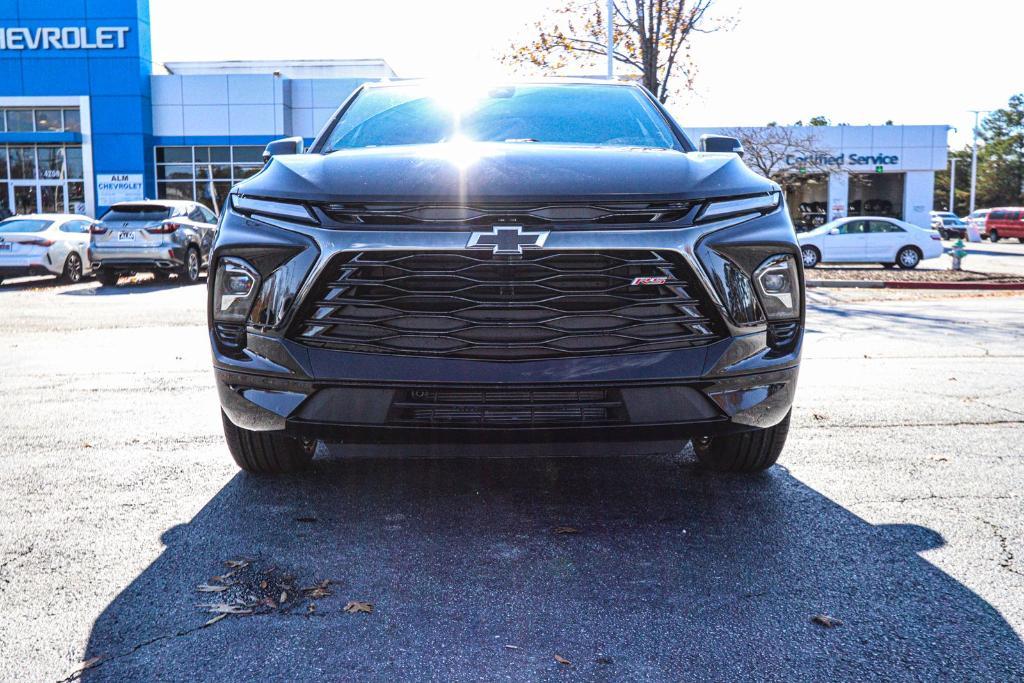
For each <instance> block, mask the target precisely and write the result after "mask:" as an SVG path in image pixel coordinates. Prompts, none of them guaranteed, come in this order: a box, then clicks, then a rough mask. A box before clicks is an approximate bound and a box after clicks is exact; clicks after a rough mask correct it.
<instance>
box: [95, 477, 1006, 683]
mask: <svg viewBox="0 0 1024 683" xmlns="http://www.w3.org/2000/svg"><path fill="white" fill-rule="evenodd" d="M559 527H571V529H575V530H576V531H575V532H574V531H572V530H571V529H564V528H563V529H559V531H561V532H562V533H558V532H556V529H558V528H559ZM163 540H164V543H165V544H166V549H165V551H164V552H163V554H162V555H161V556H160V557H159V558H158V559H157V560H156V561H154V562H153V563H152V564H151V565H150V566H149V567H148V568H147V569H146V570H145V571H143V572H142V573H141V574H140V575H139V576H138V577H137V578H136V579H135V580H134V581H133V582H132V583H131V584H130V585H129V586H127V587H126V588H125V589H124V590H123V591H122V592H121V593H120V595H118V596H117V597H116V598H115V599H114V600H113V601H112V602H111V603H110V604H109V605H108V606H107V608H106V609H105V610H104V611H103V613H102V614H101V615H100V616H99V618H98V619H97V620H96V621H95V623H94V625H93V629H92V632H91V637H90V641H89V645H88V650H87V654H86V656H87V657H93V656H99V657H102V659H101V660H100V662H99V663H98V664H97V665H96V666H95V667H93V668H91V669H89V670H88V671H86V672H85V674H84V678H85V679H86V680H153V679H174V680H217V681H225V680H227V681H231V680H239V681H241V680H251V679H253V678H258V679H268V680H310V679H328V680H341V679H360V680H367V679H386V680H422V679H432V680H467V679H473V680H480V679H485V680H499V679H500V680H506V679H508V680H547V679H554V678H556V677H557V678H561V677H562V676H563V675H568V673H572V674H575V675H578V676H582V677H583V678H584V679H586V680H593V679H599V680H603V679H610V680H691V679H700V680H786V681H790V680H864V679H871V680H876V679H885V680H893V679H908V680H909V679H913V680H936V679H946V680H966V679H984V680H1010V679H1013V678H1014V677H1015V674H1016V675H1019V673H1020V672H1021V671H1022V670H1024V668H1022V667H1024V645H1022V642H1021V640H1020V638H1019V637H1018V636H1017V635H1016V634H1015V633H1014V631H1013V629H1012V628H1011V627H1010V626H1009V625H1008V624H1007V623H1006V622H1005V621H1004V620H1003V618H1002V617H1001V616H1000V615H999V613H998V612H996V610H995V609H993V608H992V607H991V606H990V605H989V604H987V603H986V602H985V601H984V600H982V599H981V598H980V597H978V596H977V595H975V594H974V593H973V592H972V591H971V590H969V589H968V588H967V587H965V586H964V585H962V584H960V583H959V582H958V581H956V580H955V579H954V578H952V577H950V576H949V575H947V574H945V573H943V572H942V571H940V570H939V569H937V568H936V567H934V566H933V565H932V564H930V563H929V562H927V561H926V560H924V559H922V558H921V557H920V556H919V555H918V553H920V552H921V551H924V550H927V549H930V548H935V547H938V546H941V545H942V543H943V540H942V538H941V537H940V536H939V535H938V534H936V533H935V532H933V531H930V530H928V529H925V528H922V527H918V526H873V525H871V524H869V523H867V522H866V521H864V520H863V519H861V518H859V517H857V516H856V515H854V514H852V513H851V512H850V511H848V510H846V509H844V508H843V507H841V506H839V505H837V504H836V503H834V502H833V501H831V500H829V499H828V498H826V497H825V496H823V495H821V494H819V493H817V492H816V491H814V490H812V489H810V488H808V487H807V486H805V485H804V484H803V483H801V482H800V481H799V480H797V479H795V478H794V477H792V476H791V475H790V474H788V473H787V472H786V471H785V470H784V469H783V468H779V467H776V468H774V469H773V470H771V471H770V472H768V473H766V474H764V475H761V476H757V477H748V478H744V477H732V476H722V475H711V474H705V473H703V472H701V471H699V470H696V469H694V467H693V466H692V465H691V464H690V463H689V462H687V461H683V460H680V459H678V458H670V457H638V458H631V459H605V458H600V459H599V458H587V457H578V458H571V459H537V460H525V459H522V460H510V459H482V460H473V459H451V460H430V459H419V460H416V459H412V460H384V459H353V460H341V459H328V460H324V461H317V464H316V466H315V467H314V469H313V470H312V471H311V472H308V473H305V474H301V475H296V476H291V477H286V478H282V479H277V480H274V479H262V478H257V477H252V476H246V475H242V474H239V475H238V476H236V477H235V478H233V479H232V480H231V481H230V482H229V483H228V484H227V485H226V486H225V487H224V488H223V489H222V490H221V491H220V492H219V493H218V494H217V495H216V496H215V497H214V498H213V499H212V500H210V501H209V502H208V503H207V504H206V506H205V507H204V508H203V509H202V510H200V511H199V512H198V514H196V516H195V517H194V518H193V519H192V520H191V521H190V522H188V523H187V524H182V525H180V526H178V527H174V528H172V529H170V530H168V531H167V532H165V534H164V538H163ZM233 558H248V559H249V561H250V562H251V568H252V569H254V570H255V571H257V572H263V573H265V574H266V575H267V576H271V575H274V573H275V572H278V573H280V572H287V573H289V574H291V575H294V576H295V577H296V585H298V586H309V585H312V584H314V583H315V582H317V581H320V580H322V579H331V580H332V581H333V583H332V585H331V587H330V591H331V592H332V595H331V596H329V597H321V598H320V599H317V600H316V601H315V603H316V609H315V611H313V612H312V613H309V610H308V604H307V603H306V602H304V601H303V600H302V599H301V598H299V599H296V598H295V597H292V598H290V600H291V602H290V603H281V604H280V605H278V606H277V608H276V609H273V610H271V611H269V613H266V614H257V615H253V616H229V617H227V618H225V619H223V620H221V621H218V622H217V623H214V624H212V625H210V626H208V627H205V628H204V627H203V624H204V622H205V621H206V620H207V619H209V618H210V616H211V615H210V614H204V613H202V612H201V611H200V610H198V609H197V607H196V605H197V603H216V602H218V601H219V600H218V594H212V595H211V594H207V593H198V592H196V586H197V585H199V584H204V583H207V582H210V581H211V578H210V577H211V576H213V575H217V574H223V573H224V572H226V571H228V570H227V569H226V568H225V565H224V562H225V560H229V559H233ZM348 601H367V602H371V603H373V604H374V611H373V613H372V614H363V613H357V614H349V613H346V612H345V611H344V610H343V608H344V607H345V605H346V603H347V602H348ZM284 605H291V606H289V607H287V608H286V607H284ZM816 614H825V615H829V616H831V617H834V618H837V619H840V620H842V622H843V623H842V625H839V626H836V627H833V628H829V627H825V626H821V625H819V624H817V623H814V622H812V617H813V616H814V615H816ZM555 654H558V655H559V656H560V657H563V658H565V659H566V660H568V661H570V662H571V665H566V664H559V663H557V662H556V661H555V660H554V658H553V657H554V655H555Z"/></svg>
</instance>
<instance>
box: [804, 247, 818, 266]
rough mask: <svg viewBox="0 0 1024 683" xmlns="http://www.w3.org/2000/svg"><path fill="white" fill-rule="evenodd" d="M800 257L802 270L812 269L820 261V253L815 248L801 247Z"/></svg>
mask: <svg viewBox="0 0 1024 683" xmlns="http://www.w3.org/2000/svg"><path fill="white" fill-rule="evenodd" d="M800 256H801V258H802V259H803V262H804V268H813V267H814V266H816V265H818V263H819V262H820V261H821V252H820V251H818V250H817V248H815V247H810V246H807V247H801V249H800Z"/></svg>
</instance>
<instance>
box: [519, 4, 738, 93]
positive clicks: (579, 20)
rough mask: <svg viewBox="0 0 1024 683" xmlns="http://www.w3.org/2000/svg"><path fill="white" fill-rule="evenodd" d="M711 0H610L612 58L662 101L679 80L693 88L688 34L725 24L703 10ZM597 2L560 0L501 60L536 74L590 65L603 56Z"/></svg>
mask: <svg viewBox="0 0 1024 683" xmlns="http://www.w3.org/2000/svg"><path fill="white" fill-rule="evenodd" d="M714 1H715V0H615V16H614V21H613V24H614V32H615V34H614V35H615V50H614V51H613V57H614V58H615V61H617V62H619V63H621V64H625V65H627V66H628V67H630V70H631V71H632V72H633V74H634V75H638V76H639V78H640V80H641V82H642V83H643V84H644V86H645V87H646V88H647V89H648V90H650V91H651V92H652V93H654V95H655V96H656V97H657V98H658V100H659V101H661V102H665V101H667V100H668V98H669V96H670V95H671V94H672V90H671V89H670V87H669V84H670V83H674V82H677V81H679V80H680V79H682V81H683V83H684V85H685V87H686V88H687V89H690V88H692V87H693V79H694V76H695V75H696V73H697V68H696V66H695V65H694V62H693V60H692V59H691V55H690V37H691V36H692V35H694V34H696V33H711V32H713V31H717V30H720V29H722V28H726V27H728V26H731V21H729V20H717V19H714V18H712V17H711V16H709V14H708V12H709V10H710V9H711V6H712V5H713V4H714ZM606 4H607V3H605V2H604V1H603V0H564V2H563V4H562V5H561V6H559V7H556V8H554V9H552V10H551V11H550V15H549V16H548V17H546V18H545V19H544V20H542V21H538V22H537V23H536V24H534V27H535V28H536V37H535V38H532V39H530V40H527V41H526V42H525V43H522V44H518V43H513V44H512V45H511V46H510V49H509V52H508V54H506V55H505V56H504V57H503V58H502V62H504V63H505V64H509V65H512V66H515V67H527V68H531V69H534V70H539V71H541V72H542V73H553V72H555V73H557V72H559V71H561V70H563V69H565V68H566V67H568V66H569V65H570V64H572V65H573V66H575V67H576V68H580V67H586V66H595V65H596V63H597V62H598V61H599V58H601V57H604V58H607V55H608V48H607V43H606V35H607V23H606V21H607V17H606V16H605V15H606V14H607V12H606V10H605V7H606Z"/></svg>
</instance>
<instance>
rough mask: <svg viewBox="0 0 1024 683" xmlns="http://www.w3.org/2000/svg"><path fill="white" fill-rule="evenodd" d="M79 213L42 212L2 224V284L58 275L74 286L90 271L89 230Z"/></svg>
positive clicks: (0, 260) (86, 220)
mask: <svg viewBox="0 0 1024 683" xmlns="http://www.w3.org/2000/svg"><path fill="white" fill-rule="evenodd" d="M92 225H93V220H92V219H91V218H89V217H88V216H79V215H77V214H66V213H65V214H58V213H53V214H51V213H39V214H30V215H25V216H14V217H12V218H8V219H6V220H3V221H0V282H3V281H4V279H9V278H12V277H25V276H27V275H56V276H57V277H58V278H60V280H61V281H63V282H67V283H75V282H78V281H80V280H81V279H82V278H83V277H84V276H86V275H87V274H88V273H89V271H90V264H89V254H88V251H89V227H90V226H92Z"/></svg>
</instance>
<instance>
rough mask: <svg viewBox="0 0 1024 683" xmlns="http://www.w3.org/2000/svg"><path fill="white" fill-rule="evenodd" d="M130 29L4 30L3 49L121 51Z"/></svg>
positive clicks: (1, 35) (0, 32)
mask: <svg viewBox="0 0 1024 683" xmlns="http://www.w3.org/2000/svg"><path fill="white" fill-rule="evenodd" d="M130 30H131V27H130V26H97V27H96V28H88V27H86V26H62V27H61V26H40V27H37V28H25V27H0V50H120V49H123V48H124V46H125V36H126V35H127V34H128V31H130Z"/></svg>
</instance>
